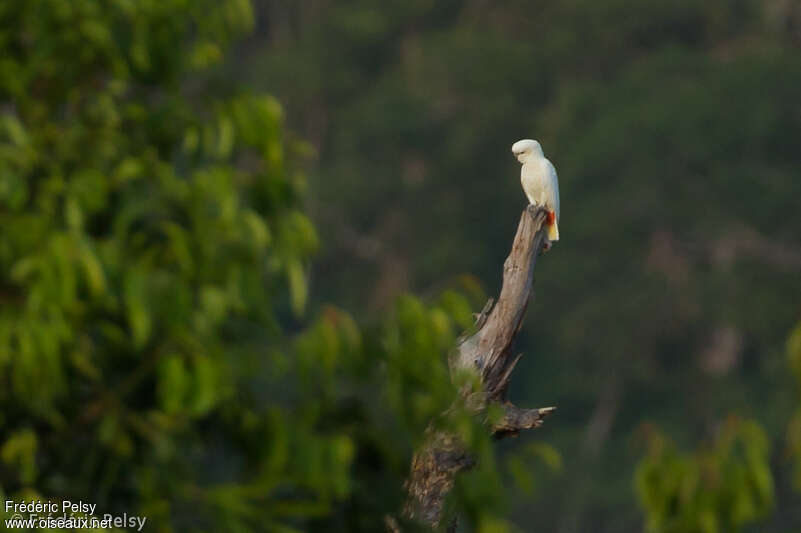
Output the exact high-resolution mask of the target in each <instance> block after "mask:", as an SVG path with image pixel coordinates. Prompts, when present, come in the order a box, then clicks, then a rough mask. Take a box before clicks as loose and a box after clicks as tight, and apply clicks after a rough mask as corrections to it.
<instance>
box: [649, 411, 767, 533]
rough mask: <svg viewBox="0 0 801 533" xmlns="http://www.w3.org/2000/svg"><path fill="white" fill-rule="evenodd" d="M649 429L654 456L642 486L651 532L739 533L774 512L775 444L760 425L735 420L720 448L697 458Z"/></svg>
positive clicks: (729, 424)
mask: <svg viewBox="0 0 801 533" xmlns="http://www.w3.org/2000/svg"><path fill="white" fill-rule="evenodd" d="M645 429H646V437H647V440H648V454H647V456H646V457H645V458H644V459H643V460H642V462H641V463H640V465H639V467H638V469H637V473H636V486H637V493H638V495H639V499H640V503H641V504H642V506H643V508H644V510H645V513H646V518H647V519H646V524H647V528H648V531H651V532H653V533H718V532H736V531H741V530H742V528H743V527H744V526H746V525H748V524H752V523H754V522H755V521H757V520H760V519H762V518H765V517H766V516H767V514H768V513H769V512H770V511H771V510H772V508H773V505H774V486H773V476H772V474H771V470H770V444H769V441H768V439H767V436H766V435H765V432H764V430H763V429H762V428H761V427H760V426H759V425H758V424H757V423H756V422H754V421H749V420H739V419H737V418H730V419H728V420H727V421H726V422H725V423H724V424H723V426H722V427H721V428H720V432H719V434H718V435H717V436H716V438H715V440H714V442H712V443H711V444H710V445H708V446H705V447H703V448H702V449H701V450H699V451H698V452H696V453H692V454H682V453H680V452H677V451H676V449H675V447H674V445H673V444H672V443H671V442H670V441H669V440H668V439H667V438H666V437H665V436H664V435H662V434H661V433H659V432H658V431H657V430H655V429H653V428H650V427H648V428H645Z"/></svg>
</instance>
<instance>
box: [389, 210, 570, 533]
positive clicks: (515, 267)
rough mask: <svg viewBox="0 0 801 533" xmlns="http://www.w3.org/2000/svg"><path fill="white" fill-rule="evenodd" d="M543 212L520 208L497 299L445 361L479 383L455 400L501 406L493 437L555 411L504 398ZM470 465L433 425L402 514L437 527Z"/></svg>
mask: <svg viewBox="0 0 801 533" xmlns="http://www.w3.org/2000/svg"><path fill="white" fill-rule="evenodd" d="M546 216H547V211H546V210H545V209H544V208H541V207H535V206H529V207H528V208H527V209H526V210H525V211H524V212H523V214H522V215H521V217H520V224H519V225H518V227H517V234H516V235H515V239H514V242H513V244H512V250H511V252H510V253H509V257H508V258H507V259H506V261H505V262H504V266H503V286H502V288H501V294H500V296H499V298H498V303H497V304H495V306H494V307H493V305H492V303H493V301H492V300H490V301H489V302H487V305H486V306H485V307H484V309H483V310H482V312H481V313H479V314H478V315H477V317H476V325H475V331H474V332H473V333H471V334H469V335H465V336H464V337H462V338H461V339H460V341H459V344H458V346H457V349H456V350H455V352H454V354H453V355H452V357H451V358H450V361H449V362H450V369H451V376H452V377H456V374H457V373H459V372H463V371H465V370H468V371H470V372H475V373H476V374H477V376H478V378H479V380H480V382H481V392H480V393H475V392H472V391H471V390H469V389H467V388H465V389H463V390H462V391H461V393H462V396H463V398H461V399H459V400H461V401H462V402H464V404H465V405H467V406H468V408H470V409H472V410H474V411H475V412H476V413H481V412H484V411H486V408H487V407H488V406H489V405H491V404H494V405H498V406H499V407H500V408H501V409H502V413H503V415H502V416H501V417H500V419H499V420H494V421H492V422H491V423H488V429H489V430H490V431H491V432H492V434H493V436H494V437H496V438H503V437H507V436H516V435H517V434H518V433H519V432H520V431H521V430H523V429H531V428H535V427H539V426H540V425H541V424H542V421H543V419H544V418H545V417H546V416H547V415H549V414H550V413H552V412H553V411H554V410H555V407H546V408H541V409H520V408H518V407H516V406H514V405H512V404H511V403H509V402H508V401H507V398H506V396H507V395H506V391H507V388H508V386H509V379H510V377H511V374H512V370H513V369H514V367H515V365H516V364H517V362H518V361H519V360H520V357H521V356H520V355H517V356H513V355H512V352H511V347H512V343H513V341H514V338H515V336H516V335H517V333H518V331H519V330H520V327H521V324H522V322H523V317H524V315H525V313H526V307H527V306H528V302H529V298H530V296H531V292H532V285H533V278H534V265H535V264H536V262H537V258H538V256H539V255H540V254H541V253H542V251H543V249H545V248H546V247H547V246H548V245H549V244H550V243H549V241H548V237H547V233H548V232H547V229H548V227H547V225H545V220H546ZM472 464H473V459H472V458H471V457H470V456H469V454H468V453H467V451H466V450H465V449H464V446H463V445H462V443H460V442H459V439H458V438H457V437H456V436H454V435H452V434H449V433H447V432H444V431H441V430H435V429H432V430H431V431H430V432H429V435H428V437H427V439H426V441H425V443H424V444H423V445H422V446H421V448H420V449H419V450H418V451H417V452H416V453H415V454H414V457H413V458H412V465H411V472H410V474H409V479H408V481H407V482H406V489H407V492H408V496H409V499H408V502H407V505H406V507H405V508H404V514H405V515H406V516H407V517H408V518H411V519H414V520H417V521H419V522H421V523H423V524H426V525H429V526H432V527H437V526H438V525H439V522H440V519H441V517H442V506H443V504H444V501H445V497H446V496H447V494H448V492H449V491H450V490H451V488H452V487H453V483H454V479H455V476H456V474H457V473H458V472H459V471H461V470H464V469H465V468H469V467H470V466H471V465H472ZM396 531H399V529H398V530H396Z"/></svg>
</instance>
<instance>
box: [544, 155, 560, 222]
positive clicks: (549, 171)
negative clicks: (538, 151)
mask: <svg viewBox="0 0 801 533" xmlns="http://www.w3.org/2000/svg"><path fill="white" fill-rule="evenodd" d="M545 162H546V165H545V167H546V170H545V183H544V185H545V191H546V199H547V204H548V207H549V208H551V209H553V210H554V212H555V213H556V220H557V221H558V220H559V179H558V178H557V176H556V169H555V168H554V166H553V165H552V164H551V162H550V161H548V160H547V159H546V160H545Z"/></svg>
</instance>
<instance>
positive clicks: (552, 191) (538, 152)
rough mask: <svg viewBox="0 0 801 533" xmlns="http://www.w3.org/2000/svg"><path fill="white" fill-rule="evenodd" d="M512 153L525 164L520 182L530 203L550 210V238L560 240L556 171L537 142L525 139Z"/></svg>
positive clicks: (516, 145)
mask: <svg viewBox="0 0 801 533" xmlns="http://www.w3.org/2000/svg"><path fill="white" fill-rule="evenodd" d="M512 153H513V154H515V157H516V158H517V160H518V161H520V162H521V163H523V168H521V169H520V182H521V183H522V184H523V192H525V193H526V196H527V197H528V201H529V203H531V204H532V205H541V206H545V208H546V209H547V210H548V225H549V228H548V238H549V239H550V240H552V241H558V240H559V180H558V179H557V178H556V169H555V168H553V165H552V164H551V162H550V161H548V160H547V159H546V158H545V155H544V154H543V153H542V146H540V143H538V142H537V141H534V140H531V139H523V140H522V141H517V142H516V143H514V144H513V145H512Z"/></svg>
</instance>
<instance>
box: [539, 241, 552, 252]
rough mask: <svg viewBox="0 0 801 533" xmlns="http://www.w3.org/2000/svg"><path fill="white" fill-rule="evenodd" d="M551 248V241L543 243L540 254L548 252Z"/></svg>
mask: <svg viewBox="0 0 801 533" xmlns="http://www.w3.org/2000/svg"><path fill="white" fill-rule="evenodd" d="M551 246H553V244H551V241H545V243H543V245H542V253H545V252H547V251H548V250H550V249H551Z"/></svg>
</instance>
